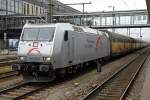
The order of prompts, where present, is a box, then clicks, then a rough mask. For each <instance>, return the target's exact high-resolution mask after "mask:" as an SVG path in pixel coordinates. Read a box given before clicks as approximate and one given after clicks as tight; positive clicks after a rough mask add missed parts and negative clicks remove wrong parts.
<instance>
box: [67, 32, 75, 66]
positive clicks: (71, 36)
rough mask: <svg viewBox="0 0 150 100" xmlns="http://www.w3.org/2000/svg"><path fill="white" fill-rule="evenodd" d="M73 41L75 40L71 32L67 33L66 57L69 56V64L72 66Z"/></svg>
mask: <svg viewBox="0 0 150 100" xmlns="http://www.w3.org/2000/svg"><path fill="white" fill-rule="evenodd" d="M74 39H75V36H74V34H73V32H72V31H68V40H69V43H68V49H69V50H68V55H69V57H68V58H69V64H72V63H73V60H74Z"/></svg>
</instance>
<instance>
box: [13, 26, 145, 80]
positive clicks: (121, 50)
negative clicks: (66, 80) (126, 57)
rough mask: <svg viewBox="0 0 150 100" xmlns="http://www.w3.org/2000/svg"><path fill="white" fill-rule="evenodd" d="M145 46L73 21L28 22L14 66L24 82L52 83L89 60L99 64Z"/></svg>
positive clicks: (21, 37)
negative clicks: (73, 23)
mask: <svg viewBox="0 0 150 100" xmlns="http://www.w3.org/2000/svg"><path fill="white" fill-rule="evenodd" d="M145 46H147V43H146V42H144V41H140V40H136V39H134V38H130V37H127V36H123V35H120V34H117V33H112V32H110V31H107V30H95V29H91V28H88V27H85V26H76V25H72V24H70V23H53V24H25V25H24V27H23V30H22V33H21V36H20V40H19V46H18V60H17V62H16V63H15V64H13V65H12V69H13V70H17V71H19V73H21V74H22V75H23V79H24V80H25V81H28V82H50V81H52V80H54V79H55V78H56V77H59V76H61V77H62V76H64V75H65V74H66V73H75V72H76V71H77V70H78V69H80V68H83V67H85V66H87V65H89V64H90V63H95V65H96V66H98V64H99V63H100V62H101V61H102V60H105V59H108V58H110V57H113V56H119V55H123V54H126V53H128V52H131V51H134V50H136V49H139V48H142V47H145ZM85 68H86V67H85Z"/></svg>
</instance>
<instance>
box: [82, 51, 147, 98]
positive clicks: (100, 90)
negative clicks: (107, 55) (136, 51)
mask: <svg viewBox="0 0 150 100" xmlns="http://www.w3.org/2000/svg"><path fill="white" fill-rule="evenodd" d="M148 55H149V52H148V50H147V51H146V52H144V53H143V54H141V55H140V56H138V57H137V58H135V59H134V60H133V61H131V62H130V63H128V64H126V65H125V66H123V67H122V68H121V69H120V70H119V71H118V72H116V73H114V74H113V75H112V76H111V77H109V78H108V79H107V80H105V81H104V82H103V83H102V84H100V85H99V86H97V87H96V88H95V89H94V90H92V91H91V92H90V93H89V94H87V95H86V96H85V97H84V98H83V100H124V99H125V96H126V93H127V91H128V89H129V88H130V86H131V85H132V83H133V81H134V80H135V78H136V76H137V75H138V73H139V71H140V69H141V68H142V66H143V65H144V63H145V61H146V59H147V57H148Z"/></svg>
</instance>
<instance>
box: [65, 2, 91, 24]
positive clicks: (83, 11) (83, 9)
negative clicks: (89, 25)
mask: <svg viewBox="0 0 150 100" xmlns="http://www.w3.org/2000/svg"><path fill="white" fill-rule="evenodd" d="M86 4H92V2H88V3H71V4H65V5H82V7H83V8H82V21H83V24H84V25H85V22H84V18H85V15H84V14H85V5H86Z"/></svg>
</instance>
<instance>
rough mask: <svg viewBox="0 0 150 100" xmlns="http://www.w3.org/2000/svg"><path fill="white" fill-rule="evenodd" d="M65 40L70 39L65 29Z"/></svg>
mask: <svg viewBox="0 0 150 100" xmlns="http://www.w3.org/2000/svg"><path fill="white" fill-rule="evenodd" d="M64 41H68V31H65V34H64Z"/></svg>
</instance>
